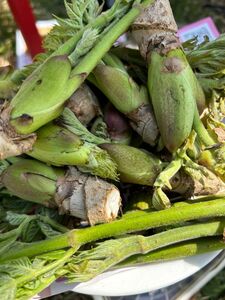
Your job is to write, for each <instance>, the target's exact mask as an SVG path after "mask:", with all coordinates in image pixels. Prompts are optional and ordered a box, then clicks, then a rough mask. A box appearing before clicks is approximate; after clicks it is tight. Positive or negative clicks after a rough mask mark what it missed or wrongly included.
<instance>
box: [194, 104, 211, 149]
mask: <svg viewBox="0 0 225 300" xmlns="http://www.w3.org/2000/svg"><path fill="white" fill-rule="evenodd" d="M193 128H194V130H195V131H196V133H197V135H198V137H199V139H200V140H201V142H202V143H203V144H204V145H205V146H207V147H208V146H213V145H215V144H216V142H215V141H214V140H213V138H212V137H211V136H210V135H209V133H208V131H207V130H206V128H205V127H204V125H203V123H202V121H201V119H200V117H199V113H198V110H197V108H196V109H195V114H194V121H193Z"/></svg>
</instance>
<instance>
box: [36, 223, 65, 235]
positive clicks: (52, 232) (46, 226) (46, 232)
mask: <svg viewBox="0 0 225 300" xmlns="http://www.w3.org/2000/svg"><path fill="white" fill-rule="evenodd" d="M38 226H39V228H40V229H41V231H42V233H43V234H44V235H45V236H46V238H51V237H53V236H56V235H59V234H60V233H61V232H59V231H56V230H54V229H52V227H51V226H50V225H49V224H46V223H44V222H41V221H38Z"/></svg>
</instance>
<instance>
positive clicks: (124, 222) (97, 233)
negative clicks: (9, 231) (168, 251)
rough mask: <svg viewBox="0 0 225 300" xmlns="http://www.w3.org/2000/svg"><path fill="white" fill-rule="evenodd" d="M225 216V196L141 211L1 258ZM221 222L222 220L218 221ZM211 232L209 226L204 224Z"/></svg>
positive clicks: (20, 248)
mask: <svg viewBox="0 0 225 300" xmlns="http://www.w3.org/2000/svg"><path fill="white" fill-rule="evenodd" d="M221 216H225V198H221V199H217V200H213V201H206V202H200V203H194V204H192V205H186V206H181V207H172V208H170V209H167V210H162V211H158V212H151V213H144V212H141V215H140V216H139V217H135V218H133V217H132V218H127V217H126V218H124V219H123V218H122V219H121V220H116V221H113V222H111V223H108V224H101V225H97V226H93V227H88V228H84V229H76V230H71V231H70V232H69V233H66V234H62V235H58V236H57V237H56V238H52V239H48V240H45V241H41V242H35V243H31V244H22V243H21V244H20V245H18V246H16V245H15V246H14V247H13V249H11V250H9V251H8V252H7V253H4V254H3V255H2V256H1V258H0V261H1V262H2V261H5V260H11V259H14V258H19V257H22V256H28V257H31V256H34V255H38V254H41V253H46V252H49V251H52V250H58V249H63V248H68V247H75V248H77V247H80V246H81V245H84V244H86V243H90V242H93V241H97V240H100V239H104V238H110V237H113V236H119V235H123V234H125V233H130V232H137V231H140V230H147V229H150V228H157V227H161V226H165V225H171V224H176V223H179V222H184V221H189V220H199V219H204V218H214V217H221ZM217 225H218V223H217ZM204 230H205V232H207V226H204Z"/></svg>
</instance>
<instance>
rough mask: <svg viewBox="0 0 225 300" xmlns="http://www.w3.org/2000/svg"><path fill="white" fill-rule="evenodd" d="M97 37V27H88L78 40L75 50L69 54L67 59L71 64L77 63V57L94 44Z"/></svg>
mask: <svg viewBox="0 0 225 300" xmlns="http://www.w3.org/2000/svg"><path fill="white" fill-rule="evenodd" d="M98 37H99V34H98V30H97V29H91V28H88V29H87V30H86V31H85V32H84V33H83V36H82V38H81V40H80V41H79V42H78V44H77V47H76V48H75V50H74V51H73V52H72V53H71V54H70V56H69V59H70V60H71V63H72V64H73V65H75V64H77V63H78V60H79V58H81V57H82V56H84V55H85V54H86V53H87V52H88V51H89V50H90V49H91V48H92V47H93V46H94V44H95V42H96V41H97V39H98Z"/></svg>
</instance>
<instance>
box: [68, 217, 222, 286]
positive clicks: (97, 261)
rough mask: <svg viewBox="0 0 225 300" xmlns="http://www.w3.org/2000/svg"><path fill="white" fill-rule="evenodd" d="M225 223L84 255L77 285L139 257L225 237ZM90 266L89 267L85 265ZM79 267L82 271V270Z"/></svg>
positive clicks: (113, 244) (122, 242)
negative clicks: (224, 232) (170, 246)
mask: <svg viewBox="0 0 225 300" xmlns="http://www.w3.org/2000/svg"><path fill="white" fill-rule="evenodd" d="M224 226H225V219H224V218H223V219H221V220H218V221H213V222H206V223H201V224H194V225H189V226H183V227H179V228H175V229H170V230H167V231H164V232H161V233H158V234H155V235H152V236H149V237H144V236H142V235H133V236H130V237H125V238H120V239H115V240H108V241H105V242H103V243H101V244H100V245H99V246H97V247H96V248H93V249H91V250H87V251H82V252H81V253H80V254H79V255H78V256H77V257H75V258H74V261H72V263H73V262H74V263H75V265H76V269H77V273H76V271H75V274H74V275H72V278H74V279H75V280H76V281H77V280H78V281H86V280H89V279H91V278H93V277H95V276H97V275H98V274H100V273H102V272H104V271H106V270H107V269H109V268H110V267H112V266H114V265H116V264H117V263H119V262H121V261H123V260H124V259H126V258H127V257H130V256H131V255H135V254H146V253H148V252H151V251H153V250H156V249H160V248H162V247H165V246H168V245H172V244H175V243H178V242H181V241H187V240H190V239H196V238H199V237H206V236H214V235H222V234H223V231H224ZM84 262H85V263H86V267H84V266H83V264H82V263H84ZM79 264H80V266H81V268H79Z"/></svg>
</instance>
